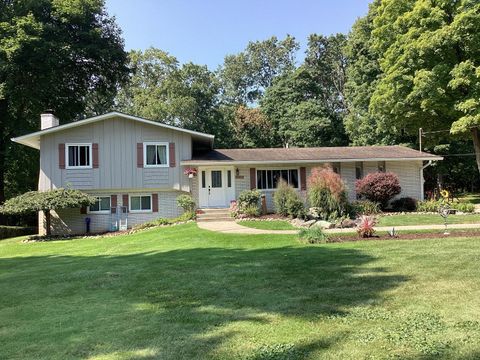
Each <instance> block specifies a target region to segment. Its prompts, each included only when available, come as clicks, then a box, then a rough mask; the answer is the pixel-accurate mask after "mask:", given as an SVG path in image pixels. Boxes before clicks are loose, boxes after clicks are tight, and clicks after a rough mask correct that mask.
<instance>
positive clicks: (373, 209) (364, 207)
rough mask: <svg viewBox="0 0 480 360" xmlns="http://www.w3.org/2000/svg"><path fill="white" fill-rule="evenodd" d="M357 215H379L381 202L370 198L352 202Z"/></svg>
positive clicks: (353, 210)
mask: <svg viewBox="0 0 480 360" xmlns="http://www.w3.org/2000/svg"><path fill="white" fill-rule="evenodd" d="M352 212H353V213H354V214H355V215H377V214H380V213H381V210H380V204H379V203H376V202H373V201H370V200H359V201H354V202H353V203H352Z"/></svg>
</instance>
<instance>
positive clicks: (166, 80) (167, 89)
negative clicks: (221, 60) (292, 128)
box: [117, 48, 230, 145]
mask: <svg viewBox="0 0 480 360" xmlns="http://www.w3.org/2000/svg"><path fill="white" fill-rule="evenodd" d="M129 59H130V66H131V68H132V69H133V74H132V76H131V78H130V81H129V82H128V83H127V84H126V85H124V86H123V87H122V88H121V90H120V92H119V94H118V96H117V107H118V108H119V110H121V111H124V112H127V113H130V114H134V115H137V116H141V117H145V118H148V119H152V120H158V121H162V122H165V123H167V124H170V125H174V126H181V127H184V128H186V129H190V130H195V131H201V132H206V133H210V134H215V135H216V143H217V144H218V145H222V144H224V143H226V142H228V141H229V137H230V136H229V127H228V126H227V125H228V124H227V122H226V121H224V118H223V116H222V113H221V112H220V108H219V107H220V104H219V92H220V84H219V82H218V79H217V78H216V76H215V74H214V73H213V72H211V71H210V70H208V68H207V67H206V66H202V65H196V64H193V63H186V64H183V65H181V66H180V64H179V62H178V60H177V59H176V58H175V57H174V56H172V55H169V54H168V53H166V52H165V51H162V50H160V49H155V48H150V49H147V50H145V51H144V52H141V51H132V52H130V54H129Z"/></svg>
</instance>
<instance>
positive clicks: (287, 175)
mask: <svg viewBox="0 0 480 360" xmlns="http://www.w3.org/2000/svg"><path fill="white" fill-rule="evenodd" d="M281 180H283V181H285V182H286V183H287V184H288V185H291V186H292V187H294V188H295V189H298V183H299V181H298V169H281V170H276V169H275V170H257V189H259V190H271V189H276V188H277V186H278V183H279V181H281Z"/></svg>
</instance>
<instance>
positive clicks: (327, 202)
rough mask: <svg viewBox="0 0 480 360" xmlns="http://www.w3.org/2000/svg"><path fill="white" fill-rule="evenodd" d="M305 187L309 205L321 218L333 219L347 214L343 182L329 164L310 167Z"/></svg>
mask: <svg viewBox="0 0 480 360" xmlns="http://www.w3.org/2000/svg"><path fill="white" fill-rule="evenodd" d="M307 189H308V201H309V203H310V206H311V207H313V208H315V209H316V212H317V214H318V216H319V217H320V218H321V219H324V220H329V221H333V220H336V219H338V218H340V217H343V216H346V215H348V210H349V209H348V201H347V192H346V190H345V184H344V183H343V181H342V178H341V177H340V175H338V174H337V173H335V172H334V171H333V170H332V168H331V167H330V166H324V167H320V168H314V169H312V173H311V175H310V176H309V177H308V181H307Z"/></svg>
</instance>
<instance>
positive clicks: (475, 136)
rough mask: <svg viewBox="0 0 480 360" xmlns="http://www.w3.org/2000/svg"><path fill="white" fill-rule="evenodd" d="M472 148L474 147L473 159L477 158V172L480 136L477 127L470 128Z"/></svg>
mask: <svg viewBox="0 0 480 360" xmlns="http://www.w3.org/2000/svg"><path fill="white" fill-rule="evenodd" d="M472 138H473V148H474V149H475V159H476V160H477V168H478V172H480V136H479V133H478V128H473V129H472Z"/></svg>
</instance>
